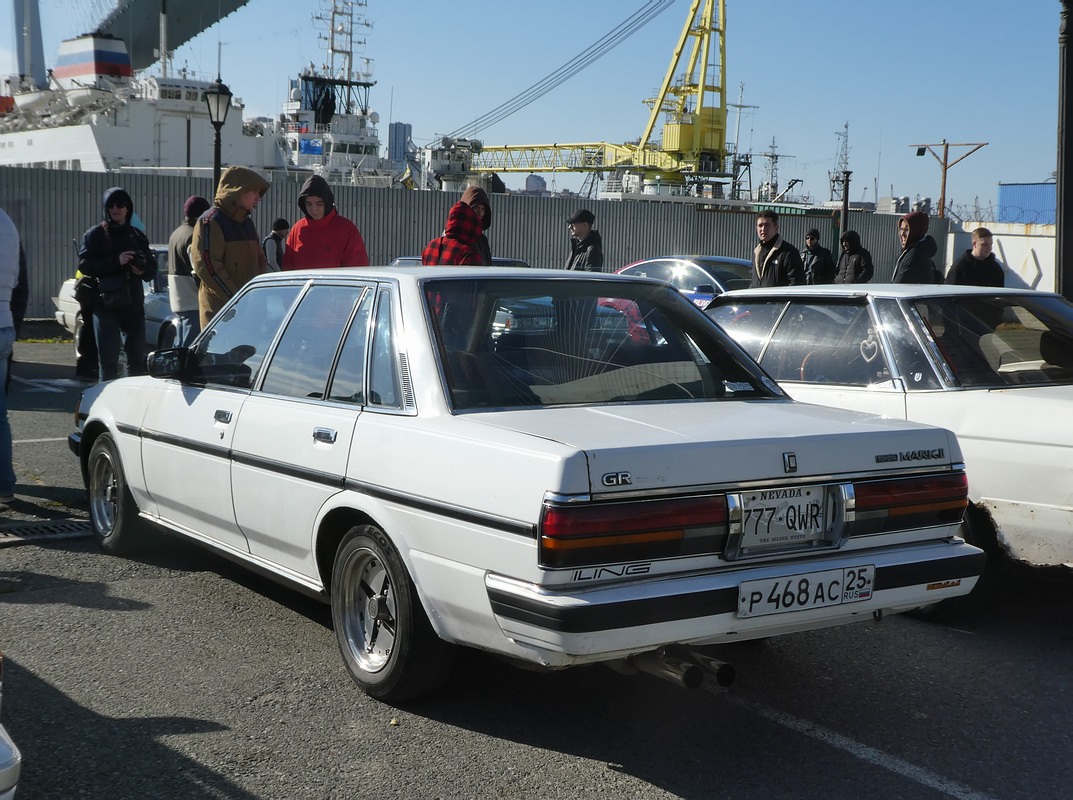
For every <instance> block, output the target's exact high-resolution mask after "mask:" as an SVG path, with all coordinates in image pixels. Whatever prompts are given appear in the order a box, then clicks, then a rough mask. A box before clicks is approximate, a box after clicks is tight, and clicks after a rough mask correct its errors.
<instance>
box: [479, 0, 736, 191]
mask: <svg viewBox="0 0 1073 800" xmlns="http://www.w3.org/2000/svg"><path fill="white" fill-rule="evenodd" d="M717 11H718V13H717ZM725 37H726V2H725V0H693V2H692V3H691V4H690V9H689V15H688V17H687V18H686V22H685V25H684V26H683V27H682V33H681V35H680V36H679V38H678V44H677V46H676V47H675V49H674V55H673V57H672V58H671V64H670V67H668V69H667V74H666V76H665V77H664V79H663V84H662V86H661V87H660V90H659V94H658V95H657V96H656V97H654V98H650V99H648V100H645V101H644V102H645V104H646V105H648V106H649V107H650V108H651V109H652V113H651V114H650V115H649V118H648V124H647V125H646V126H645V129H644V133H642V134H641V138H640V139H639V140H638V141H637V142H636V143H625V144H611V143H609V142H587V143H581V144H548V145H504V146H489V145H485V146H484V148H483V150H482V151H481V152H480V153H479V154H477V155H476V156H475V157H474V161H473V170H474V171H476V172H611V171H623V172H629V173H635V174H639V175H641V176H642V177H643V179H644V181H645V182H653V183H657V182H658V183H662V184H664V185H674V184H683V183H686V182H687V181H688V180H702V181H703V180H705V179H709V178H714V177H728V176H729V175H730V173H728V172H726V166H725V165H726V117H727V115H726V89H725V86H726V41H725ZM690 40H692V44H693V47H692V50H691V51H690V54H689V56H688V58H685V59H684V64H683V57H684V56H685V52H686V48H687V45H688V44H689V43H690ZM676 75H678V79H677V81H676V80H675V76H676ZM661 114H665V115H666V118H665V120H664V123H663V129H662V138H661V139H660V140H659V141H656V140H654V139H653V131H654V130H655V129H656V124H657V122H658V121H659V117H660V115H661Z"/></svg>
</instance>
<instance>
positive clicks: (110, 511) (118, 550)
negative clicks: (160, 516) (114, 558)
mask: <svg viewBox="0 0 1073 800" xmlns="http://www.w3.org/2000/svg"><path fill="white" fill-rule="evenodd" d="M86 474H87V475H88V479H87V482H86V488H87V490H88V493H89V518H90V522H92V524H93V533H94V535H95V536H96V537H97V541H98V543H99V544H100V546H101V549H102V550H104V551H105V552H106V553H111V554H112V555H127V554H130V553H134V552H137V551H138V550H139V549H141V548H143V547H145V545H146V544H147V542H146V538H147V536H148V533H149V531H148V526H147V525H146V523H145V522H144V521H143V520H142V519H141V518H140V517H139V516H138V506H137V504H136V503H135V502H134V497H133V495H131V493H130V489H129V488H128V486H127V479H126V476H125V475H124V473H123V465H122V463H120V460H119V450H118V448H117V447H116V444H115V440H114V439H113V438H112V435H111V434H110V433H102V434H101V435H100V436H98V437H97V440H96V441H95V442H94V443H93V448H92V449H91V450H90V453H89V462H88V464H87V470H86Z"/></svg>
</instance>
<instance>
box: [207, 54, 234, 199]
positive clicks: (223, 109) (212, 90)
mask: <svg viewBox="0 0 1073 800" xmlns="http://www.w3.org/2000/svg"><path fill="white" fill-rule="evenodd" d="M205 105H206V106H208V108H209V122H211V123H212V127H213V129H214V130H215V131H216V136H215V139H214V141H213V150H212V193H213V196H215V195H216V189H217V188H218V187H219V185H220V129H221V128H222V127H223V126H224V123H225V122H226V121H227V110H228V109H229V108H230V107H231V90H230V89H228V88H227V84H225V83H221V82H220V76H219V75H217V76H216V80H215V81H213V83H212V85H211V86H209V88H208V89H206V90H205Z"/></svg>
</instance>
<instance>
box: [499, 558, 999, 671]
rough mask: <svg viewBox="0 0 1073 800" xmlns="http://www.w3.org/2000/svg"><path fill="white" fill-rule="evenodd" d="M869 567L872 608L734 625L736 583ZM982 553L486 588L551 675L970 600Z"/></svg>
mask: <svg viewBox="0 0 1073 800" xmlns="http://www.w3.org/2000/svg"><path fill="white" fill-rule="evenodd" d="M864 564H871V565H874V566H875V587H874V591H873V595H872V597H871V599H869V600H866V601H862V602H856V603H849V604H845V605H837V606H827V607H823V608H813V609H806V610H799V611H790V612H787V613H783V614H772V615H768V616H760V617H747V618H741V617H739V616H738V615H737V612H738V587H739V586H740V584H741V583H742V582H744V581H751V580H756V579H762V578H777V577H784V576H791V575H798V574H804V573H811V572H816V571H822V570H828V569H839V568H851V567H857V566H861V565H864ZM983 566H984V553H983V551H981V550H979V549H977V548H976V547H973V546H972V545H969V544H966V543H965V542H962V541H961V540H955V541H952V542H934V543H929V544H921V545H912V546H904V547H899V548H894V549H890V548H888V549H883V550H875V551H870V552H869V551H855V552H852V553H841V554H837V555H832V556H828V557H824V558H820V559H814V560H808V561H792V562H782V563H779V564H775V565H772V564H765V565H749V566H742V567H739V568H735V569H723V570H720V571H718V572H709V573H705V574H702V575H692V576H689V577H682V578H667V577H661V578H659V579H648V580H644V581H638V582H633V583H629V584H617V585H608V586H605V587H600V588H593V589H586V590H584V591H578V590H577V589H576V587H570V588H569V590H566V591H557V590H554V589H549V588H547V587H541V586H537V585H535V584H531V583H524V582H521V581H516V580H513V579H510V578H504V577H501V576H497V575H489V576H487V577H486V579H485V585H486V589H487V591H488V598H489V601H490V603H491V606H492V610H493V612H494V613H495V617H496V621H497V622H498V624H499V626H500V629H501V630H502V631H503V633H504V635H506V636H507V637H509V638H511V639H513V640H515V641H516V642H518V643H520V644H523V645H526V646H529V647H533V648H537V649H538V650H540V651H542V658H543V660H545V661H546V663H548V664H549V665H559V666H566V665H568V664H570V663H577V662H579V661H599V660H605V659H608V658H617V657H621V656H623V655H629V654H631V653H637V652H642V651H645V650H649V649H652V648H655V647H658V646H660V645H662V644H670V643H683V644H685V643H690V644H718V643H728V642H732V641H740V640H744V639H754V638H759V637H766V636H774V635H778V634H783V633H791V632H794V631H801V630H809V629H811V628H821V627H826V626H829V625H838V624H842V623H846V622H853V621H856V620H861V619H867V618H869V617H870V616H871V614H872V612H874V611H879V610H887V611H890V610H895V611H900V610H906V609H909V608H915V607H918V606H921V605H926V604H928V603H934V602H937V601H939V600H944V599H946V598H950V597H957V596H959V595H964V594H968V593H969V592H970V591H972V588H973V587H974V586H975V585H976V580H977V578H978V577H979V575H980V572H981V571H982V570H983Z"/></svg>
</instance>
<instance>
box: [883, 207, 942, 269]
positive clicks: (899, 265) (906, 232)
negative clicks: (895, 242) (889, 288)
mask: <svg viewBox="0 0 1073 800" xmlns="http://www.w3.org/2000/svg"><path fill="white" fill-rule="evenodd" d="M898 239H899V241H901V243H902V252H901V253H900V254H899V255H898V260H897V261H896V262H894V275H893V276H892V277H891V279H890V281H891V283H942V282H943V275H942V273H941V272H939V270H937V269H936V268H935V262H934V261H932V257H933V256H934V255H935V254H936V253H937V252H938V251H939V246H938V245H937V244H936V243H935V240H934V239H933V238H932V237H931V235H930V234H928V215H927V214H925V213H924V212H923V211H910V212H909V213H908V214H905V215H904V216H902V217H901V218H900V219H899V220H898Z"/></svg>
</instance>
